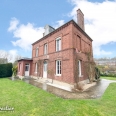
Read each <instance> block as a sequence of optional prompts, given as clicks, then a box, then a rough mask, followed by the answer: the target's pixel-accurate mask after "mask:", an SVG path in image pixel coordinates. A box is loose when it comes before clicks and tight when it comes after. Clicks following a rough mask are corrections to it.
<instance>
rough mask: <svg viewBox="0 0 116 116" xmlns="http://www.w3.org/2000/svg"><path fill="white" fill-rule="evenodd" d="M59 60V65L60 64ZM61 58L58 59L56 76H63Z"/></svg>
mask: <svg viewBox="0 0 116 116" xmlns="http://www.w3.org/2000/svg"><path fill="white" fill-rule="evenodd" d="M58 62H59V65H58ZM61 65H62V64H61V60H56V76H61V74H62V70H61V69H62V68H61Z"/></svg>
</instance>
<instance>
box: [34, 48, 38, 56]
mask: <svg viewBox="0 0 116 116" xmlns="http://www.w3.org/2000/svg"><path fill="white" fill-rule="evenodd" d="M38 51H39V48H36V53H35V55H36V57H38Z"/></svg>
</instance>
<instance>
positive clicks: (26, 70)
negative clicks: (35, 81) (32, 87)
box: [25, 64, 29, 76]
mask: <svg viewBox="0 0 116 116" xmlns="http://www.w3.org/2000/svg"><path fill="white" fill-rule="evenodd" d="M25 76H29V64H25Z"/></svg>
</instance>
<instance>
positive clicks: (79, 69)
mask: <svg viewBox="0 0 116 116" xmlns="http://www.w3.org/2000/svg"><path fill="white" fill-rule="evenodd" d="M78 71H79V73H78V74H79V77H81V76H82V74H81V60H79V61H78Z"/></svg>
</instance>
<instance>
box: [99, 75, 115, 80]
mask: <svg viewBox="0 0 116 116" xmlns="http://www.w3.org/2000/svg"><path fill="white" fill-rule="evenodd" d="M100 78H101V79H108V80H116V77H102V76H101V77H100Z"/></svg>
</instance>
